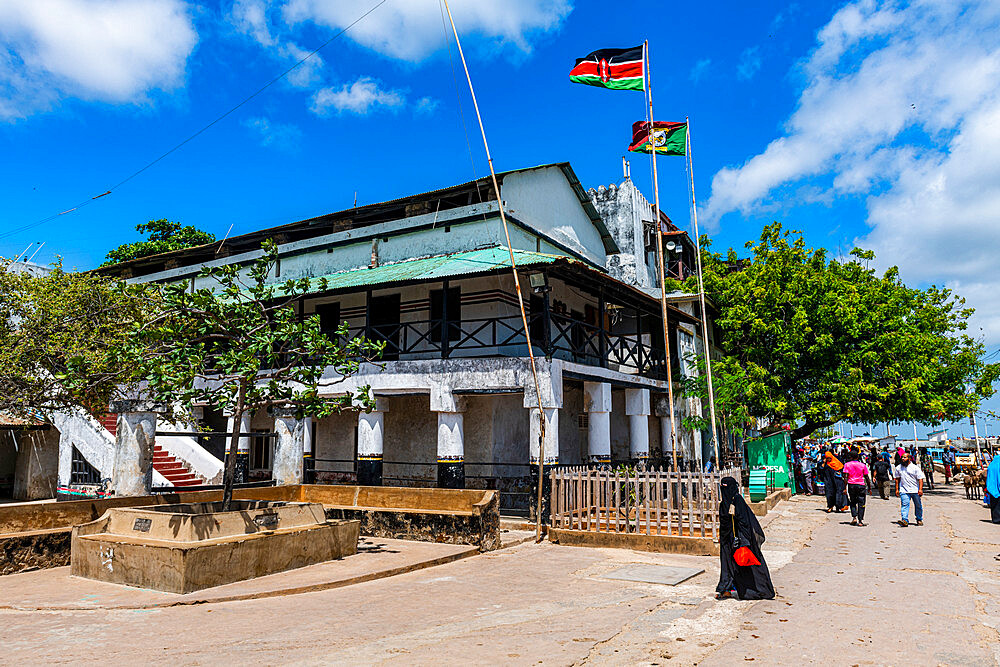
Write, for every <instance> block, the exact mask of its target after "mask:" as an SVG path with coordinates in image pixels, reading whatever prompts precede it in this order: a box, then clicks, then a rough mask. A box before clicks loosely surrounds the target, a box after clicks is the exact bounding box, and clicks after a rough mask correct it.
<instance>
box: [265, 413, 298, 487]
mask: <svg viewBox="0 0 1000 667" xmlns="http://www.w3.org/2000/svg"><path fill="white" fill-rule="evenodd" d="M272 413H273V414H274V432H275V433H277V437H276V438H275V442H274V456H273V457H272V460H271V477H272V479H274V483H275V484H277V485H278V486H282V485H286V484H301V483H302V454H303V451H304V448H305V421H303V420H302V419H299V418H298V417H296V415H295V413H294V412H293V411H290V410H288V411H286V410H277V409H275V410H272Z"/></svg>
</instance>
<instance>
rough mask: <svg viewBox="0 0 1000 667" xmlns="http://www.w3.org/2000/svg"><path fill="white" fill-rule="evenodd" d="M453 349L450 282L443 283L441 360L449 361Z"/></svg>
mask: <svg viewBox="0 0 1000 667" xmlns="http://www.w3.org/2000/svg"><path fill="white" fill-rule="evenodd" d="M450 347H451V327H449V326H448V281H447V280H445V281H443V282H442V283H441V358H442V359H447V358H448V353H449V351H450V349H449V348H450Z"/></svg>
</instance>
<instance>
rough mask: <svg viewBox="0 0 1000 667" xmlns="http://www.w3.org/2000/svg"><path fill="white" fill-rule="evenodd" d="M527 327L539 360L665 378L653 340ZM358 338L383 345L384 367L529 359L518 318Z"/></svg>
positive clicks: (556, 325)
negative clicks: (399, 363)
mask: <svg viewBox="0 0 1000 667" xmlns="http://www.w3.org/2000/svg"><path fill="white" fill-rule="evenodd" d="M528 327H529V328H530V330H531V335H532V341H531V342H532V347H533V348H534V350H535V354H537V355H539V356H542V355H544V356H547V357H551V358H557V359H564V360H567V361H574V362H577V363H581V364H588V365H592V366H601V367H604V368H609V367H610V368H615V369H618V370H621V371H623V372H625V373H630V374H639V375H643V376H646V377H653V378H664V377H666V374H665V363H664V355H663V349H662V347H659V348H658V347H654V346H652V345H650V344H649V342H648V341H650V340H657V337H656V336H655V335H653V334H649V333H646V334H644V335H638V334H636V333H612V332H609V331H607V330H604V329H602V328H601V327H599V326H596V325H594V324H589V323H587V322H584V321H581V320H578V319H575V318H572V317H568V316H565V315H559V314H555V313H552V314H551V315H550V316H549V320H548V323H547V324H546V322H545V314H544V313H533V314H531V315H530V316H529V317H528ZM442 334H443V335H442ZM357 336H366V337H367V338H368V339H369V340H372V341H379V342H384V343H385V350H384V351H383V354H382V360H383V361H392V360H397V359H435V358H442V359H447V358H451V357H464V358H469V357H489V356H524V355H526V354H527V342H526V339H525V336H524V325H523V323H522V322H521V318H520V317H519V316H501V317H491V318H480V319H463V320H462V321H460V322H454V321H449V322H442V321H441V320H417V321H406V322H400V323H393V324H378V325H369V326H353V327H350V328H349V330H348V337H350V338H355V337H357Z"/></svg>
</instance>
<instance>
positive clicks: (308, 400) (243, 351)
mask: <svg viewBox="0 0 1000 667" xmlns="http://www.w3.org/2000/svg"><path fill="white" fill-rule="evenodd" d="M276 261H277V250H276V246H275V244H274V243H273V242H267V243H265V244H264V255H263V256H262V257H261V258H260V259H258V260H257V261H255V262H254V263H252V264H250V265H249V267H242V266H239V265H237V264H228V265H224V266H220V267H215V268H206V269H204V270H203V271H202V272H201V273H200V274H199V279H200V280H202V281H207V282H208V283H209V286H206V287H203V288H201V289H197V290H194V291H192V290H191V289H190V284H189V283H187V282H184V283H177V284H171V285H165V286H159V287H157V288H156V289H157V298H156V299H155V300H154V307H153V308H152V309H151V311H150V312H149V313H148V315H147V317H146V318H144V319H143V320H142V321H139V322H137V323H136V324H135V325H134V326H133V327H132V329H131V331H130V334H131V335H130V336H128V337H126V339H125V340H121V341H119V344H118V345H117V346H116V347H115V348H113V349H111V350H109V356H110V357H112V358H118V359H123V360H127V363H128V364H129V365H130V366H131V367H132V368H134V369H135V371H136V373H135V381H136V384H135V385H134V386H133V387H132V391H133V392H134V393H133V395H137V396H138V397H139V398H142V399H144V400H148V401H150V402H152V403H158V404H162V405H165V406H173V407H175V408H179V409H180V410H181V411H189V410H190V408H191V407H192V406H193V405H194V404H209V405H213V406H215V407H219V408H222V409H223V410H225V411H226V412H228V413H229V414H231V415H232V416H233V422H234V429H233V433H232V434H231V435H230V442H229V457H228V460H227V462H226V468H225V476H224V479H225V482H224V483H225V491H224V494H223V502H224V508H225V509H228V508H229V506H230V505H229V504H230V502H231V499H232V489H233V481H234V473H235V461H236V447H237V443H238V441H239V437H240V433H239V424H240V419H241V417H242V416H243V415H244V414H247V413H250V414H252V413H253V412H255V411H258V410H261V409H265V408H268V407H278V406H280V407H289V408H294V409H295V410H297V411H298V412H299V413H300V414H302V415H310V416H314V417H324V416H327V415H330V414H333V413H335V412H339V411H341V410H344V409H351V408H355V407H360V408H362V409H371V407H372V406H373V399H372V397H371V392H370V389H369V387H367V386H365V387H362V388H361V389H360V390H359V391H357V392H355V393H352V392H350V391H344V392H341V393H340V394H339V395H338V396H329V395H320V390H321V389H322V388H325V387H329V386H331V385H334V384H337V383H340V382H343V381H344V380H345V379H346V378H348V377H350V376H351V375H353V374H355V373H356V372H357V370H358V367H359V364H360V363H361V362H362V361H365V360H370V359H372V358H374V357H376V356H377V355H379V354H380V353H381V350H382V347H383V344H373V343H370V342H368V341H367V340H365V339H363V338H360V337H359V338H355V339H353V340H349V341H347V342H346V343H341V342H340V339H346V337H347V326H346V324H343V325H341V327H340V329H339V330H338V332H337V335H336V337H329V336H327V335H326V334H325V333H323V331H321V329H320V322H319V317H318V316H316V315H314V316H312V317H308V318H304V319H302V318H300V317H299V316H298V314H297V312H296V310H295V304H296V302H297V301H298V300H299V299H300V298H301V297H302V296H303V295H304V294H306V293H308V292H309V291H310V290H311V288H318V289H319V290H321V291H322V290H325V289H326V288H327V284H326V280H325V279H322V278H321V279H318V280H316V281H311V280H310V279H308V278H302V279H300V280H287V281H284V282H282V283H280V284H274V283H272V282H269V280H268V277H269V275H273V270H274V265H275V263H276ZM327 373H329V375H327Z"/></svg>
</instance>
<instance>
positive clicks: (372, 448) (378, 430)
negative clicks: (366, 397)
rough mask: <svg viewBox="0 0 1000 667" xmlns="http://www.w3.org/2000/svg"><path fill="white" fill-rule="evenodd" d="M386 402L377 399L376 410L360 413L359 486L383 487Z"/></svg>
mask: <svg viewBox="0 0 1000 667" xmlns="http://www.w3.org/2000/svg"><path fill="white" fill-rule="evenodd" d="M386 411H387V405H386V401H385V399H383V398H376V399H375V409H374V410H372V411H371V412H359V413H358V484H359V485H361V486H381V485H382V451H383V441H384V440H383V432H384V429H385V413H386Z"/></svg>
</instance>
